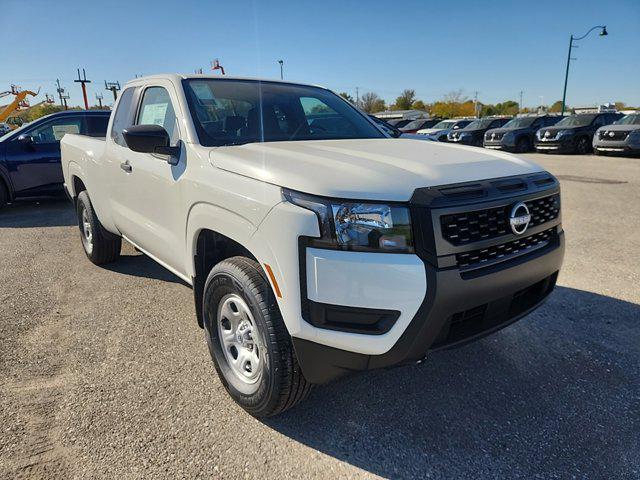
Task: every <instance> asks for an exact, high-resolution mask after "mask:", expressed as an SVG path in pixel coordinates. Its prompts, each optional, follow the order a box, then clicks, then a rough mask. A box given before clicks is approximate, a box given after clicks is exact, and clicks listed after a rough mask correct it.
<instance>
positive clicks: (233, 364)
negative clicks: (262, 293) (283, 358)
mask: <svg viewBox="0 0 640 480" xmlns="http://www.w3.org/2000/svg"><path fill="white" fill-rule="evenodd" d="M216 323H217V325H218V337H219V338H220V345H221V346H222V350H223V352H224V357H225V359H226V361H227V364H228V365H229V368H230V370H231V371H232V372H233V374H234V375H235V377H237V379H239V380H240V381H241V382H242V386H243V390H245V392H243V393H246V394H250V393H253V392H255V391H256V390H257V389H258V385H259V380H260V378H261V377H262V371H263V369H264V358H265V357H264V353H265V352H264V342H263V341H262V337H261V335H260V332H259V331H258V329H257V328H256V324H255V320H254V319H253V315H251V311H250V310H249V306H248V305H247V304H246V302H245V301H244V300H243V299H242V298H241V297H240V296H238V295H236V294H234V293H231V294H228V295H225V296H224V297H223V298H222V300H220V303H219V305H218V315H217V322H216Z"/></svg>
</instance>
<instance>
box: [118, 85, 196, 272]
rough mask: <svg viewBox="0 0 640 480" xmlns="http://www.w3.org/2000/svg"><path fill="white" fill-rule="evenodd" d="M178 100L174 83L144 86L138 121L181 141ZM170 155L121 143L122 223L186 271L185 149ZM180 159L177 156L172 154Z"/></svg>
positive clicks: (132, 234) (133, 236) (125, 231)
mask: <svg viewBox="0 0 640 480" xmlns="http://www.w3.org/2000/svg"><path fill="white" fill-rule="evenodd" d="M175 105H178V102H177V97H176V95H175V91H174V90H173V87H172V85H171V84H170V83H168V82H167V83H165V84H163V83H162V82H159V84H158V85H154V86H150V87H147V88H145V89H144V90H143V91H142V92H141V94H140V100H139V106H138V109H137V113H136V115H135V118H134V122H133V124H134V125H148V124H154V125H160V126H162V127H164V129H165V130H166V131H167V132H168V133H169V136H170V138H171V145H177V144H178V143H179V141H180V131H179V127H178V121H177V117H176V113H175V108H174V106H175ZM169 159H170V158H169V157H168V156H166V155H156V154H150V153H140V152H134V151H132V150H131V149H129V148H128V147H124V148H120V149H119V150H118V156H117V160H116V162H115V163H117V165H113V167H112V168H115V170H114V172H115V174H116V177H119V180H118V181H117V182H116V183H117V184H118V186H117V187H116V189H115V192H117V196H118V202H119V204H120V205H119V209H120V212H119V214H118V216H117V219H116V222H117V226H118V229H119V230H120V232H122V233H123V234H124V235H125V236H126V237H127V238H128V239H130V240H131V241H133V242H134V243H136V244H137V245H138V246H140V247H141V248H143V249H144V250H146V251H147V252H148V253H150V254H151V255H153V256H154V257H156V258H157V259H158V260H160V261H161V262H163V263H165V264H166V265H167V266H169V267H171V268H173V269H174V270H177V271H178V272H180V273H184V272H183V271H184V216H185V215H186V212H182V211H181V205H182V197H181V193H180V188H179V187H180V179H181V177H182V174H183V173H184V170H185V162H186V159H185V155H184V149H183V151H182V154H181V155H180V158H179V159H177V164H176V165H171V164H170V163H169V162H168V160H169ZM173 160H176V159H173Z"/></svg>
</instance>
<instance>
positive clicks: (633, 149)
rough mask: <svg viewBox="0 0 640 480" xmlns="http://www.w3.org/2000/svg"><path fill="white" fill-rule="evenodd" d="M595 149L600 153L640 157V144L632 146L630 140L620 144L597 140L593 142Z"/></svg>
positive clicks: (619, 142)
mask: <svg viewBox="0 0 640 480" xmlns="http://www.w3.org/2000/svg"><path fill="white" fill-rule="evenodd" d="M593 149H594V150H596V151H597V152H598V153H602V154H605V155H606V154H611V155H615V154H618V155H625V154H628V155H638V154H640V144H637V145H632V144H630V143H629V141H628V140H622V141H618V142H612V141H606V140H600V139H595V140H594V141H593Z"/></svg>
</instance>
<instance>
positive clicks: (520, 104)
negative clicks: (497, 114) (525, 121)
mask: <svg viewBox="0 0 640 480" xmlns="http://www.w3.org/2000/svg"><path fill="white" fill-rule="evenodd" d="M523 93H524V92H523V91H522V90H520V103H519V104H518V111H520V112H521V111H522V94H523Z"/></svg>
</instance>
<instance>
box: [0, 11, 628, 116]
mask: <svg viewBox="0 0 640 480" xmlns="http://www.w3.org/2000/svg"><path fill="white" fill-rule="evenodd" d="M599 24H606V25H607V28H608V30H609V36H608V37H604V38H601V37H598V35H597V34H596V33H597V32H594V33H592V34H591V35H590V36H589V37H587V38H586V39H585V40H583V41H581V42H580V44H579V48H578V49H577V50H575V51H574V52H575V53H574V55H573V57H576V58H577V60H576V61H574V62H572V65H571V73H570V77H569V87H568V94H567V103H568V104H570V105H574V106H575V105H587V104H594V103H596V102H606V101H623V102H626V103H627V104H630V105H636V106H640V48H638V47H639V46H640V0H598V1H590V0H585V1H563V0H555V1H547V0H525V1H510V2H509V1H499V0H491V1H466V0H456V1H450V2H447V1H444V0H439V1H433V2H431V1H422V2H420V1H409V0H405V1H400V2H393V1H388V0H387V1H377V0H376V1H374V0H369V1H360V2H357V1H349V0H342V1H333V0H322V1H317V0H316V1H304V0H299V1H287V2H285V1H261V2H260V1H257V0H256V1H242V0H236V1H233V2H230V1H199V2H198V1H190V0H181V1H178V2H177V1H165V0H155V1H142V0H140V1H133V0H130V1H118V0H115V1H112V2H111V3H108V2H97V1H87V0H84V1H71V0H68V1H67V0H58V1H55V2H51V1H30V0H0V45H2V48H1V49H0V91H1V90H4V89H6V88H8V87H9V85H10V84H11V83H18V84H19V85H21V86H22V87H23V88H31V89H37V88H38V87H42V90H41V91H42V92H43V93H44V92H47V93H52V94H53V93H55V87H54V82H55V79H56V78H60V80H61V81H62V83H63V86H65V87H66V88H67V90H68V92H69V93H70V94H71V97H72V99H71V103H72V104H80V103H81V101H82V100H81V98H82V97H81V93H80V86H79V85H78V84H75V83H73V79H74V77H75V76H76V68H77V67H81V68H82V67H84V68H85V69H86V71H87V77H88V78H89V79H92V80H93V81H94V83H92V84H90V85H89V96H90V101H93V102H94V103H95V93H96V92H99V93H103V94H104V97H105V100H107V99H109V98H110V97H109V95H110V94H109V92H105V91H104V80H109V81H113V80H119V81H120V82H121V83H124V82H125V81H126V80H128V79H130V78H132V77H134V75H136V74H152V73H160V72H188V73H192V72H193V71H194V69H196V68H203V69H205V70H207V69H208V68H209V62H210V60H211V59H212V58H215V57H218V58H220V60H221V63H222V64H223V66H224V67H225V69H226V70H227V74H232V75H244V76H262V77H270V78H278V77H279V75H280V73H279V65H278V63H277V60H278V59H280V58H282V59H284V62H285V63H284V72H285V79H288V80H292V81H302V82H310V83H317V84H321V85H324V86H327V87H329V88H331V89H334V90H336V91H347V92H349V93H351V94H352V95H354V96H355V89H356V87H359V90H360V93H361V94H362V93H363V92H367V91H374V92H376V93H378V94H379V95H381V96H382V97H383V98H385V99H386V100H388V101H392V100H393V99H394V98H395V97H396V96H397V95H398V94H399V93H400V92H401V91H402V90H403V89H405V88H413V89H415V90H416V93H417V95H418V97H419V98H420V99H422V100H424V101H426V102H431V101H434V100H437V99H439V98H441V97H442V96H443V95H444V94H446V93H447V92H450V91H452V90H457V89H463V90H464V92H465V94H466V95H468V96H470V97H471V96H473V92H474V91H476V90H477V91H478V92H479V93H478V98H479V99H480V101H483V102H485V103H494V102H498V101H502V100H506V99H514V100H518V97H519V92H520V90H523V91H524V95H523V96H524V102H523V103H524V104H525V105H531V106H532V105H536V104H538V103H540V96H543V97H544V102H545V103H546V104H550V103H552V102H553V101H555V100H558V99H560V98H561V96H562V85H563V80H564V68H565V62H566V56H567V46H568V41H569V35H570V34H571V33H573V34H575V35H576V36H579V35H582V34H583V33H585V32H586V31H587V30H588V29H589V28H590V27H591V26H593V25H599Z"/></svg>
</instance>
